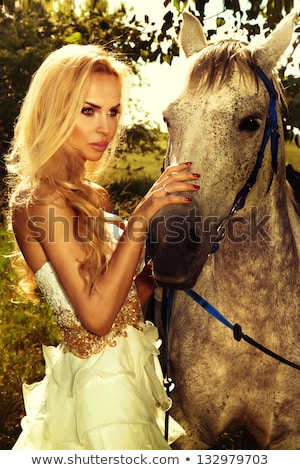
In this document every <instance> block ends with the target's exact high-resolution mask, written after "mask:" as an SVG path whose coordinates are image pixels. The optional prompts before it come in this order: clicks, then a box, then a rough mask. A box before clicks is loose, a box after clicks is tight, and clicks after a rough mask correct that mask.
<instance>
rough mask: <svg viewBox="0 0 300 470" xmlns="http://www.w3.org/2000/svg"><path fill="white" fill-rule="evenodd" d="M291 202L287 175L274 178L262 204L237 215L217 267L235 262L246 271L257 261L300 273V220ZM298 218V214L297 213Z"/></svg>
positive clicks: (236, 267) (229, 229) (236, 265)
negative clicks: (299, 232) (299, 227)
mask: <svg viewBox="0 0 300 470" xmlns="http://www.w3.org/2000/svg"><path fill="white" fill-rule="evenodd" d="M294 213H295V211H294V212H293V208H292V207H291V204H290V203H289V194H288V191H287V188H286V183H285V175H284V174H282V175H279V176H276V177H274V181H273V183H272V185H271V187H270V190H269V192H268V193H267V194H266V195H265V197H264V198H263V200H262V201H261V203H260V204H257V205H252V206H250V207H249V206H248V208H247V213H244V214H243V215H242V216H240V215H239V214H238V213H237V214H236V216H237V217H236V218H234V219H233V220H232V222H231V224H230V226H229V227H228V236H227V237H226V238H225V240H224V242H223V243H222V245H221V248H220V250H219V252H218V256H217V257H216V260H215V261H216V262H215V265H214V269H216V270H217V271H218V270H220V271H223V270H224V268H225V266H226V265H228V263H230V264H232V263H233V264H234V269H235V270H239V268H240V267H242V268H241V269H243V270H244V267H245V266H249V265H250V264H253V263H255V262H257V263H260V264H261V263H263V264H264V265H265V266H269V267H270V269H272V266H274V269H275V266H277V269H278V267H279V266H286V265H287V263H288V266H289V269H291V271H293V272H294V273H295V275H296V273H297V275H298V267H299V265H300V263H299V257H300V254H299V247H300V240H299V241H298V240H297V232H298V231H299V230H297V228H298V227H297V224H298V219H297V220H296V218H295V217H294ZM296 217H297V216H296Z"/></svg>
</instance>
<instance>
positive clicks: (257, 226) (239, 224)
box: [149, 206, 272, 244]
mask: <svg viewBox="0 0 300 470" xmlns="http://www.w3.org/2000/svg"><path fill="white" fill-rule="evenodd" d="M270 220H271V216H270V215H263V216H259V212H258V208H257V207H256V206H253V207H251V209H250V213H249V215H248V216H239V217H237V216H236V217H232V218H230V220H229V221H228V222H226V223H225V224H223V221H224V219H222V218H221V217H219V216H215V215H210V216H207V217H202V216H201V215H199V214H197V211H196V208H193V209H191V210H190V211H189V212H188V213H187V215H185V216H182V215H176V214H174V215H171V216H168V217H166V216H165V215H163V214H162V215H160V216H158V217H156V219H155V223H154V224H152V225H151V230H150V232H149V242H150V243H151V244H160V243H164V244H180V243H189V242H190V243H192V244H197V243H202V242H203V239H204V237H205V238H206V239H207V236H208V237H209V242H210V243H215V242H217V241H219V240H220V235H221V233H220V231H219V230H218V229H220V230H221V232H222V233H223V235H224V236H225V237H226V238H227V239H228V240H229V241H230V242H232V243H245V242H259V241H265V242H271V241H272V237H271V235H270V233H269V221H270Z"/></svg>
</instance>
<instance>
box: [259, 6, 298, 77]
mask: <svg viewBox="0 0 300 470" xmlns="http://www.w3.org/2000/svg"><path fill="white" fill-rule="evenodd" d="M296 17H297V13H294V12H292V13H289V14H288V15H286V16H285V17H284V18H283V19H282V20H281V21H280V23H279V24H278V25H277V27H276V28H275V29H274V31H272V33H271V34H269V36H268V37H267V38H266V39H265V41H264V43H262V44H259V45H257V46H256V47H255V48H254V55H255V57H256V60H257V63H258V65H259V66H260V67H261V68H262V69H263V70H264V71H265V72H271V70H272V69H273V68H274V67H275V66H276V64H277V62H278V61H279V59H280V58H281V56H282V55H283V54H284V52H285V50H286V49H287V47H288V46H289V44H290V42H291V39H292V34H293V30H294V26H295V20H296Z"/></svg>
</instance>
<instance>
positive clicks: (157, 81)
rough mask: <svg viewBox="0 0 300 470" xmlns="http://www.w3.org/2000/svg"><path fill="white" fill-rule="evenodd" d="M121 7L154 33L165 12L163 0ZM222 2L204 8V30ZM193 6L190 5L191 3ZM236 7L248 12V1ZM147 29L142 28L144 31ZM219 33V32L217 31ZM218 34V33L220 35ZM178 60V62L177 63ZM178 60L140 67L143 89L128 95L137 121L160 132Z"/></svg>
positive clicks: (298, 0) (114, 3) (298, 4)
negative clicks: (146, 21)
mask: <svg viewBox="0 0 300 470" xmlns="http://www.w3.org/2000/svg"><path fill="white" fill-rule="evenodd" d="M122 3H123V4H125V6H126V8H127V11H129V17H132V14H133V13H134V14H135V15H136V18H137V19H138V20H141V22H143V20H144V15H145V14H146V15H148V16H149V19H150V21H154V22H155V29H158V28H159V27H160V26H161V24H162V22H163V16H164V15H165V13H166V11H167V10H168V9H169V8H170V5H169V6H168V8H167V9H165V8H164V6H163V0H122ZM223 3H224V2H223V0H213V1H212V0H211V1H210V2H209V3H208V4H207V5H206V8H205V13H206V19H205V24H204V28H205V29H206V30H208V29H214V28H215V27H216V16H218V14H219V15H220V14H221V13H222V12H223ZM108 4H109V9H110V11H114V10H115V8H116V7H118V6H119V5H120V4H121V0H108ZM191 4H192V5H193V3H191ZM240 5H241V8H242V9H243V11H246V10H247V8H249V1H248V0H240ZM294 8H295V10H296V11H300V0H294ZM222 16H223V17H225V19H226V28H228V24H229V22H228V17H227V18H226V13H225V16H224V13H223V14H222ZM146 26H147V25H145V27H146ZM218 31H219V30H218ZM218 34H222V32H221V31H220V33H218ZM297 54H298V57H299V58H300V50H299V46H298V50H297ZM181 60H182V59H181ZM181 60H180V59H175V60H173V63H172V65H171V66H169V65H168V64H159V63H155V64H153V63H152V64H147V65H142V66H141V75H142V83H143V86H142V87H141V88H140V87H135V88H134V89H133V92H132V94H131V96H132V98H133V99H138V100H139V101H140V103H141V114H140V116H139V118H140V119H141V120H142V121H143V119H147V116H149V119H150V120H151V121H154V122H157V123H158V124H159V125H160V126H161V127H162V129H163V130H166V129H165V125H164V123H163V121H162V111H163V109H164V108H165V106H166V105H167V103H168V102H170V100H171V99H172V97H174V96H175V95H176V92H177V90H178V88H179V86H180V85H179V83H180V82H179V83H178V80H179V77H180V76H181V75H182V69H183V67H182V63H181ZM291 73H293V74H294V75H296V74H297V75H299V68H298V69H295V70H292V71H291Z"/></svg>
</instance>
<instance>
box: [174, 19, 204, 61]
mask: <svg viewBox="0 0 300 470" xmlns="http://www.w3.org/2000/svg"><path fill="white" fill-rule="evenodd" d="M179 40H180V45H181V48H182V49H183V51H184V53H185V55H186V57H190V56H191V55H193V54H195V53H196V52H199V51H201V49H203V48H204V47H206V46H207V42H206V38H205V34H204V31H203V29H202V26H201V23H200V21H199V20H198V19H197V18H196V17H195V16H194V15H192V14H191V13H188V12H186V11H185V12H183V23H182V27H181V31H180V38H179Z"/></svg>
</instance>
